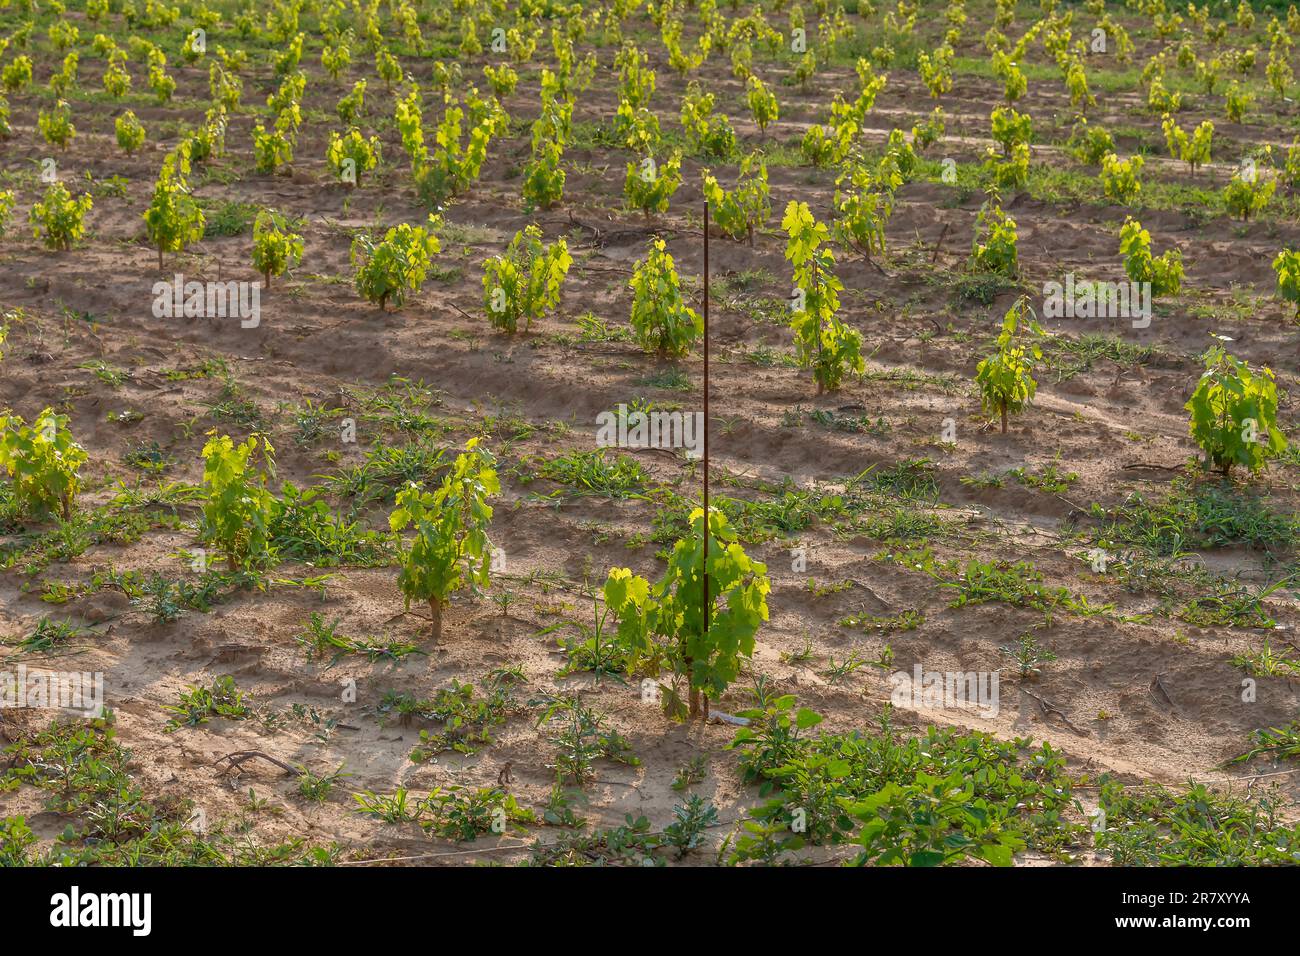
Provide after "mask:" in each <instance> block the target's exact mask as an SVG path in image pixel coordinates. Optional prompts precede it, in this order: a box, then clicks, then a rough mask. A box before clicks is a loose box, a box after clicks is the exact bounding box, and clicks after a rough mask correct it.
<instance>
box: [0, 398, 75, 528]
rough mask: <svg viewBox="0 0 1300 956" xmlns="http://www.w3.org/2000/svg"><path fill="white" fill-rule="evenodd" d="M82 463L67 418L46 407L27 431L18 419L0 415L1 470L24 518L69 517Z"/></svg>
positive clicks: (18, 417) (15, 416)
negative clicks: (28, 515)
mask: <svg viewBox="0 0 1300 956" xmlns="http://www.w3.org/2000/svg"><path fill="white" fill-rule="evenodd" d="M86 458H87V455H86V452H85V449H83V448H82V447H81V446H80V445H79V444H77V443H76V442H75V441H73V439H72V432H71V431H69V430H68V416H67V415H56V414H55V413H54V410H53V409H50V408H47V409H45V410H44V411H42V412H41V414H40V415H39V416H37V418H36V421H35V422H34V423H33V424H32V425H30V426H28V425H27V424H26V423H24V421H23V420H22V418H21V417H20V416H18V415H13V414H7V415H0V470H3V471H4V472H5V473H6V474H7V475H8V476H9V477H10V479H12V481H13V492H14V497H15V499H16V501H17V502H18V507H19V508H20V509H21V510H22V511H23V512H24V513H26V514H31V515H33V516H35V517H45V516H47V515H51V514H57V515H61V516H62V517H63V520H64V521H67V520H68V519H69V518H71V517H72V506H73V503H74V502H75V500H76V497H77V489H78V488H79V487H80V483H81V482H80V476H79V472H80V469H81V466H82V465H83V464H85V462H86Z"/></svg>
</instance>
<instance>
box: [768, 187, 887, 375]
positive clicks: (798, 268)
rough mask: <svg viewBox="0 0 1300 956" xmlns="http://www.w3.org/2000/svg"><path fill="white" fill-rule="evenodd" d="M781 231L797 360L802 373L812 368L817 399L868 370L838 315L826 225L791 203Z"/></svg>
mask: <svg viewBox="0 0 1300 956" xmlns="http://www.w3.org/2000/svg"><path fill="white" fill-rule="evenodd" d="M781 228H782V229H784V230H785V231H786V235H787V236H788V237H789V239H788V241H787V242H786V247H785V258H786V260H787V261H788V262H789V263H790V264H791V265H792V266H793V267H794V291H793V293H792V295H791V310H792V311H793V313H794V318H793V319H792V320H791V328H792V329H793V330H794V339H795V347H796V349H797V351H798V354H799V361H800V362H801V363H802V365H803V367H804V368H807V367H809V366H812V370H813V379H814V380H815V381H816V382H817V394H819V395H820V394H822V393H823V392H833V391H835V390H836V389H838V388H839V387H840V383H841V382H842V381H843V380H844V376H845V375H847V374H850V373H858V374H861V372H862V371H863V369H865V368H866V362H865V361H864V360H863V358H862V335H861V334H860V333H859V332H858V331H857V330H855V329H850V328H848V327H847V326H845V325H844V323H843V322H841V321H840V318H839V316H838V315H836V313H837V312H838V311H839V306H840V297H839V292H840V290H841V289H843V288H844V285H843V284H842V283H841V282H840V280H839V279H838V278H837V277H836V276H835V273H834V272H833V271H832V270H833V269H834V267H835V254H834V253H833V252H831V250H830V249H829V248H828V247H827V246H826V245H825V242H826V239H827V230H826V226H825V224H824V223H820V222H817V220H816V219H814V218H813V214H812V212H811V211H810V210H809V208H808V204H807V203H803V202H796V201H795V200H791V201H790V202H789V204H788V205H787V206H786V207H785V217H784V218H783V219H782V220H781Z"/></svg>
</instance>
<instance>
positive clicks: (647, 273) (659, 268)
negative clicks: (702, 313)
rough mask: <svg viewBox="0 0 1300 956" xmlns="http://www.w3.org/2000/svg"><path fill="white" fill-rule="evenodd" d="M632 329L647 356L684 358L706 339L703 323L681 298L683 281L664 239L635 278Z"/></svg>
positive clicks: (652, 249)
mask: <svg viewBox="0 0 1300 956" xmlns="http://www.w3.org/2000/svg"><path fill="white" fill-rule="evenodd" d="M631 286H632V296H633V297H632V328H633V329H634V330H635V331H636V336H637V340H638V341H639V342H640V343H641V347H642V348H643V349H645V350H646V351H647V352H657V353H658V354H659V357H660V358H667V357H669V356H682V355H685V354H686V353H688V352H689V351H690V350H691V347H692V346H694V345H695V343H696V342H698V341H699V340H700V338H701V336H703V335H704V320H703V319H701V318H700V317H699V315H698V314H696V312H695V310H694V309H692V308H691V307H690V306H688V305H687V304H686V302H685V300H684V299H683V298H682V289H681V280H680V279H679V278H678V276H677V269H676V267H675V266H674V263H673V257H672V255H670V254H669V252H668V251H667V248H666V247H665V245H664V241H663V240H662V239H654V240H652V241H651V243H650V249H649V254H648V255H647V256H646V257H645V259H644V260H642V261H640V262H638V263H637V264H636V269H635V271H634V272H633V274H632V282H631Z"/></svg>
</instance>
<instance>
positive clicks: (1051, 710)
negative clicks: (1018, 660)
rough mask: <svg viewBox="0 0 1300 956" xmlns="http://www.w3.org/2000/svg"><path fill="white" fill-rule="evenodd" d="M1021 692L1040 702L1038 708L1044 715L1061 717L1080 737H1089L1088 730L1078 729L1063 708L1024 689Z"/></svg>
mask: <svg viewBox="0 0 1300 956" xmlns="http://www.w3.org/2000/svg"><path fill="white" fill-rule="evenodd" d="M1020 692H1021V693H1022V694H1025V695H1026V696H1028V697H1032V698H1033V699H1034V700H1036V701H1037V702H1038V706H1039V707H1041V708H1042V710H1043V714H1044V715H1049V714H1055V715H1056V716H1057V717H1060V718H1061V720H1063V721H1065V726H1067V727H1069V728H1070V729H1071V730H1073V731H1074V732H1075V733H1076V734H1078V735H1079V736H1080V737H1087V736H1088V732H1087V731H1086V730H1080V729H1079V728H1078V727H1076V726H1075V725H1074V721H1072V720H1070V718H1069V717H1068V716H1067V715H1066V713H1065V711H1063V710H1061V708H1059V707H1057V706H1056V705H1055V704H1051V703H1049V702H1048V701H1046V700H1044V699H1043V698H1042V697H1039V696H1038V695H1037V694H1035V693H1032V692H1030V691H1027V690H1025V689H1024V688H1023V687H1022V688H1020Z"/></svg>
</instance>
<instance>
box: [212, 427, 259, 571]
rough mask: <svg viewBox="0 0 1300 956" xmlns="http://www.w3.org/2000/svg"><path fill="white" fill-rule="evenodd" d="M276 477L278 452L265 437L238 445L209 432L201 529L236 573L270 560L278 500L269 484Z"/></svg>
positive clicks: (256, 436) (226, 436) (229, 438)
mask: <svg viewBox="0 0 1300 956" xmlns="http://www.w3.org/2000/svg"><path fill="white" fill-rule="evenodd" d="M259 450H260V455H259ZM259 457H260V458H261V462H260V467H259V463H258V458H259ZM274 476H275V449H274V448H273V447H272V446H271V443H270V441H268V440H267V438H266V437H265V436H264V435H253V436H250V437H249V438H248V440H247V441H244V442H242V443H241V444H239V445H236V444H235V443H234V441H233V440H232V439H231V437H230V436H229V435H222V436H220V437H218V436H217V433H216V431H215V430H213V431H210V432H208V440H207V443H206V444H205V445H204V446H203V490H204V496H203V516H202V519H201V521H200V524H199V530H200V533H201V534H202V537H203V540H204V541H206V542H208V543H210V544H212V545H214V546H215V547H217V548H218V549H219V550H220V551H221V553H222V554H224V555H225V556H226V561H227V563H228V565H229V567H230V570H231V571H236V570H239V569H240V568H244V569H252V568H255V567H260V566H263V565H265V564H267V563H269V561H270V559H271V554H270V539H271V536H270V526H271V519H272V516H273V514H274V512H275V496H274V495H273V494H272V493H271V491H270V489H269V488H268V487H267V484H268V482H269V481H270V480H271V479H272V478H274Z"/></svg>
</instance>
